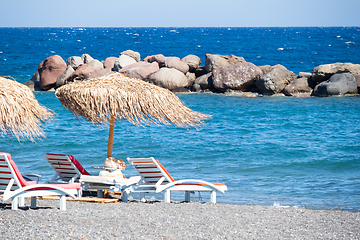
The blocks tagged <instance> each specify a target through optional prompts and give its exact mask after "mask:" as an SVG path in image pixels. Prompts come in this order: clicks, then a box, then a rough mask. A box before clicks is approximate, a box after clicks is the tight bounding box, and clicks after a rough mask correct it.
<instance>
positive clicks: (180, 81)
mask: <svg viewBox="0 0 360 240" xmlns="http://www.w3.org/2000/svg"><path fill="white" fill-rule="evenodd" d="M149 81H150V82H151V83H154V84H155V85H158V86H161V87H163V88H166V89H169V90H174V89H177V88H183V87H187V86H188V85H189V83H188V80H187V78H186V76H185V75H184V74H183V73H182V72H180V71H179V70H176V69H174V68H165V67H164V68H160V70H159V71H157V72H156V73H153V74H151V75H150V77H149Z"/></svg>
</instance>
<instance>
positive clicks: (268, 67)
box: [258, 65, 273, 75]
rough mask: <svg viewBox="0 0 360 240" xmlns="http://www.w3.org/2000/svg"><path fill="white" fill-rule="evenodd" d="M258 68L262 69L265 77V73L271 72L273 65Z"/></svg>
mask: <svg viewBox="0 0 360 240" xmlns="http://www.w3.org/2000/svg"><path fill="white" fill-rule="evenodd" d="M258 68H260V70H261V71H262V74H263V75H264V74H265V73H268V72H270V71H271V69H272V68H273V67H272V66H271V65H263V66H259V67H258Z"/></svg>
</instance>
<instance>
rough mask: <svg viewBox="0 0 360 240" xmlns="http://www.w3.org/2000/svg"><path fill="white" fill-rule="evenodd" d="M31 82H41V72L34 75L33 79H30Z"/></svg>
mask: <svg viewBox="0 0 360 240" xmlns="http://www.w3.org/2000/svg"><path fill="white" fill-rule="evenodd" d="M30 81H33V82H40V75H39V72H36V73H34V74H33V75H32V77H31V78H30Z"/></svg>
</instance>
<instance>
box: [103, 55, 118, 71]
mask: <svg viewBox="0 0 360 240" xmlns="http://www.w3.org/2000/svg"><path fill="white" fill-rule="evenodd" d="M117 59H118V58H117V57H108V58H106V59H105V61H102V64H103V66H104V68H110V69H113V68H114V64H115V61H116V60H117Z"/></svg>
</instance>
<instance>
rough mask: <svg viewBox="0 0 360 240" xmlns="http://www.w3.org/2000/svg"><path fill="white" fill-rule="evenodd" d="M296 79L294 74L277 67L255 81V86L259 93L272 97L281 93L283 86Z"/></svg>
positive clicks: (279, 66)
mask: <svg viewBox="0 0 360 240" xmlns="http://www.w3.org/2000/svg"><path fill="white" fill-rule="evenodd" d="M296 78H297V76H296V74H295V73H293V72H291V71H289V70H287V69H286V68H285V67H284V66H281V65H278V66H275V67H274V68H272V69H271V70H270V72H268V73H266V74H264V75H262V76H261V77H260V78H259V79H258V80H256V81H255V85H256V87H257V88H258V90H259V91H260V93H262V94H265V95H273V94H277V93H281V91H283V90H284V88H285V86H286V85H287V84H289V83H290V82H291V81H293V80H295V79H296Z"/></svg>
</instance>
